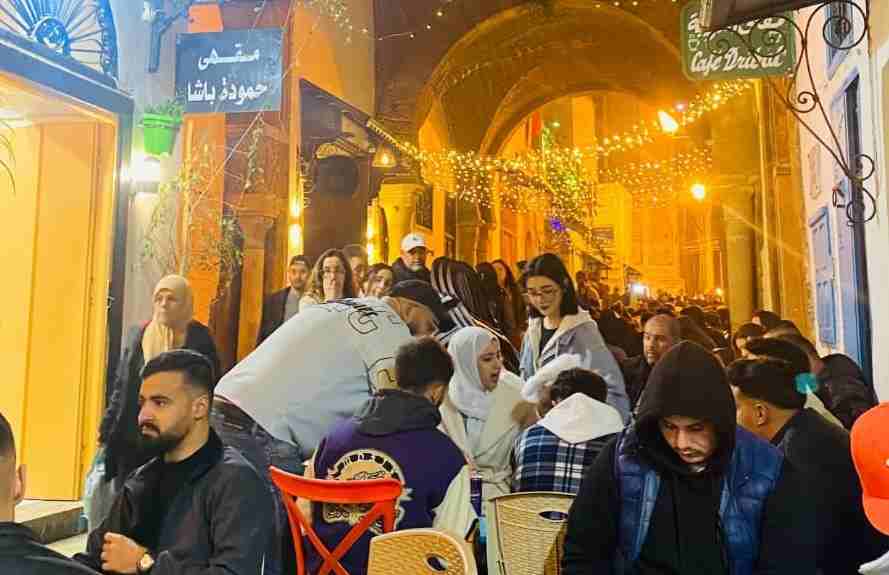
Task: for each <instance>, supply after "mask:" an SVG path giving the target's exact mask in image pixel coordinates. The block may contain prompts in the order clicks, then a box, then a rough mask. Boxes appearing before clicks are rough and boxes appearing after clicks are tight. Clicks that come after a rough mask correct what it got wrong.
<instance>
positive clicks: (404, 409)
mask: <svg viewBox="0 0 889 575" xmlns="http://www.w3.org/2000/svg"><path fill="white" fill-rule="evenodd" d="M453 373H454V366H453V363H452V361H451V356H450V355H449V354H448V352H447V351H446V350H445V349H444V348H443V347H442V346H441V344H439V343H438V342H437V341H435V340H434V339H432V338H421V339H417V340H413V341H410V342H408V343H406V344H404V345H402V346H401V347H400V348H399V350H398V355H397V357H396V358H395V375H396V379H397V380H398V389H389V390H383V391H381V392H379V393H378V394H377V395H376V396H374V397H372V398H371V399H370V400H369V401H368V402H367V403H366V404H365V405H364V407H363V408H362V409H361V410H359V411H358V412H357V413H356V415H355V416H354V417H353V418H351V419H347V420H343V421H341V422H339V423H337V424H336V425H334V426H333V428H332V429H331V430H330V432H329V433H328V434H327V436H326V437H325V438H324V439H323V440H322V441H321V444H320V445H319V446H318V451H317V452H316V454H315V458H314V473H315V477H317V478H318V479H328V480H330V479H335V480H343V481H349V480H368V479H385V478H394V479H398V480H399V481H401V483H402V484H403V485H404V488H403V489H402V494H401V498H399V500H398V502H397V506H396V509H395V529H416V528H421V527H431V526H432V524H433V521H434V519H435V512H436V508H438V507H439V505H441V504H442V502H443V501H444V498H445V494H446V493H447V491H448V487H449V486H450V484H451V482H452V481H453V480H454V478H455V477H456V476H457V475H458V474H459V473H460V470H461V469H462V467H463V466H464V465H465V464H466V461H465V459H464V457H463V454H462V453H461V452H460V450H459V449H458V448H457V446H456V445H455V444H454V443H453V442H452V441H451V440H450V438H448V436H446V435H445V434H444V433H442V432H441V431H439V430H438V429H437V428H438V425H439V423H441V416H440V415H439V411H438V407H439V406H440V405H441V402H442V401H443V400H444V397H445V395H446V394H447V390H448V382H449V381H450V380H451V376H452V375H453ZM363 511H364V510H363V509H362V508H361V506H355V505H339V504H327V503H325V504H318V503H316V504H313V508H312V518H313V519H312V526H313V528H314V529H315V531H316V532H317V533H318V536H319V537H320V538H321V540H322V541H323V542H324V544H325V546H327V548H328V549H333V548H334V547H336V545H337V543H338V542H339V541H340V540H341V539H342V538H343V537H345V535H346V533H348V532H349V530H350V529H351V528H352V526H354V525H355V524H356V523H358V522H359V521H360V520H361V517H362V515H363ZM380 527H381V526H380V525H378V524H377V525H374V526H373V527H372V528H371V529H370V530H369V532H367V533H365V534H364V535H363V536H362V538H361V539H359V540H358V542H357V543H356V544H355V545H354V546H353V547H352V548H351V549H350V550H349V552H348V553H346V555H345V557H343V559H342V560H341V563H342V564H343V567H345V569H346V570H347V571H348V572H349V573H350V574H351V575H363V574H364V573H366V572H367V559H368V553H369V549H370V539H371V537H372V536H374V535H378V534H380V533H381V530H380ZM309 563H310V571H314V569H315V568H316V567H317V566H318V565H320V558H319V557H317V555H315V556H314V557H312V556H311V555H310V559H309Z"/></svg>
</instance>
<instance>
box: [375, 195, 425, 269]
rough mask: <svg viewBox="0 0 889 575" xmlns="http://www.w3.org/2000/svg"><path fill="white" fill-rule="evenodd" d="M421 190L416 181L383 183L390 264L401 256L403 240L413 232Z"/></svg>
mask: <svg viewBox="0 0 889 575" xmlns="http://www.w3.org/2000/svg"><path fill="white" fill-rule="evenodd" d="M421 189H422V188H421V187H420V185H418V184H417V183H416V182H414V181H391V182H383V184H382V185H381V186H380V195H379V203H380V207H381V208H383V211H384V212H385V213H386V226H387V230H388V234H389V263H390V264H391V263H392V262H394V261H395V260H396V259H398V257H399V256H401V238H403V237H404V236H406V235H407V234H409V233H411V231H412V230H413V225H414V210H416V205H417V199H416V198H417V194H418V193H420V190H421ZM430 240H431V238H427V241H430Z"/></svg>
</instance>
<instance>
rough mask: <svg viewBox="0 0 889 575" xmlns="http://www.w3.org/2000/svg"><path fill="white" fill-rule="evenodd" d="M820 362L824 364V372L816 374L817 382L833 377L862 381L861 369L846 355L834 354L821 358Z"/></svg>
mask: <svg viewBox="0 0 889 575" xmlns="http://www.w3.org/2000/svg"><path fill="white" fill-rule="evenodd" d="M821 361H822V362H824V370H823V371H822V372H821V373H820V374H818V379H819V380H822V381H823V380H829V379H831V378H834V377H851V378H854V379H858V380H860V381H862V382H863V381H864V373H862V371H861V368H859V367H858V364H857V363H855V361H853V360H852V358H851V357H849V356H847V355H843V354H841V353H835V354H833V355H828V356H826V357H822V358H821Z"/></svg>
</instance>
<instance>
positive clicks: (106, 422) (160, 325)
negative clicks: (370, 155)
mask: <svg viewBox="0 0 889 575" xmlns="http://www.w3.org/2000/svg"><path fill="white" fill-rule="evenodd" d="M153 299H154V302H153V303H154V308H153V315H152V318H151V321H149V322H148V323H146V324H143V325H140V326H135V327H133V328H131V329H130V331H129V333H128V334H127V338H126V341H125V342H124V345H123V352H122V354H121V358H120V363H119V364H118V366H117V377H116V379H115V381H114V390H113V395H112V398H111V401H110V402H109V404H108V407H107V408H106V410H105V415H104V417H103V418H102V424H101V427H100V428H99V441H100V442H101V444H102V445H103V446H105V449H106V474H105V478H106V479H108V480H110V479H115V478H118V479H121V480H122V479H124V478H126V476H127V475H129V474H130V472H131V471H133V470H134V469H136V468H137V467H139V466H141V465H142V464H144V463H145V462H146V461H148V459H149V458H150V455H151V454H149V453H146V452H145V450H144V449H143V448H142V446H141V443H140V432H139V426H138V422H137V418H138V415H139V387H140V386H141V384H142V380H141V378H140V375H139V374H140V372H141V371H142V367H143V366H144V365H145V364H146V363H148V361H150V360H151V359H152V358H154V357H157V356H158V355H160V354H161V353H163V352H165V351H170V350H172V349H178V348H186V349H191V350H194V351H197V352H198V353H202V354H204V355H205V356H207V358H208V359H209V360H210V362H211V363H212V364H213V366H214V367H215V368H216V373H217V376H218V374H219V357H218V354H217V351H216V346H215V344H214V343H213V338H212V336H211V335H210V330H209V329H207V326H205V325H204V324H202V323H200V322H199V321H197V320H195V319H194V311H193V304H192V302H193V296H192V291H191V286H190V285H189V283H188V280H187V279H185V278H184V277H182V276H178V275H169V276H166V277H164V278H163V279H161V280H160V281H159V282H158V283H157V285H156V286H155V288H154V295H153Z"/></svg>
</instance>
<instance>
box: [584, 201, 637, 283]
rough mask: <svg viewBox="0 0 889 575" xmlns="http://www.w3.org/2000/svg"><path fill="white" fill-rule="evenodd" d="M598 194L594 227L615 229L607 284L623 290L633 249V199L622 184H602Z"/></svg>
mask: <svg viewBox="0 0 889 575" xmlns="http://www.w3.org/2000/svg"><path fill="white" fill-rule="evenodd" d="M598 194H599V198H598V199H599V211H598V213H597V214H596V217H595V218H594V219H593V225H595V226H597V227H604V226H611V227H612V228H613V229H614V255H613V257H614V259H613V260H612V261H611V263H610V265H611V268H612V269H611V271H609V272H608V281H607V282H606V283H607V284H608V285H609V286H612V287H614V286H616V287H619V288H620V289H623V287H624V283H625V277H624V273H623V271H624V266H625V265H627V264H628V263H629V261H630V256H631V252H632V249H633V224H634V222H633V198H632V195H631V194H630V193H629V192H628V191H627V190H626V188H624V187H623V186H622V185H621V184H600V185H599V187H598Z"/></svg>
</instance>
